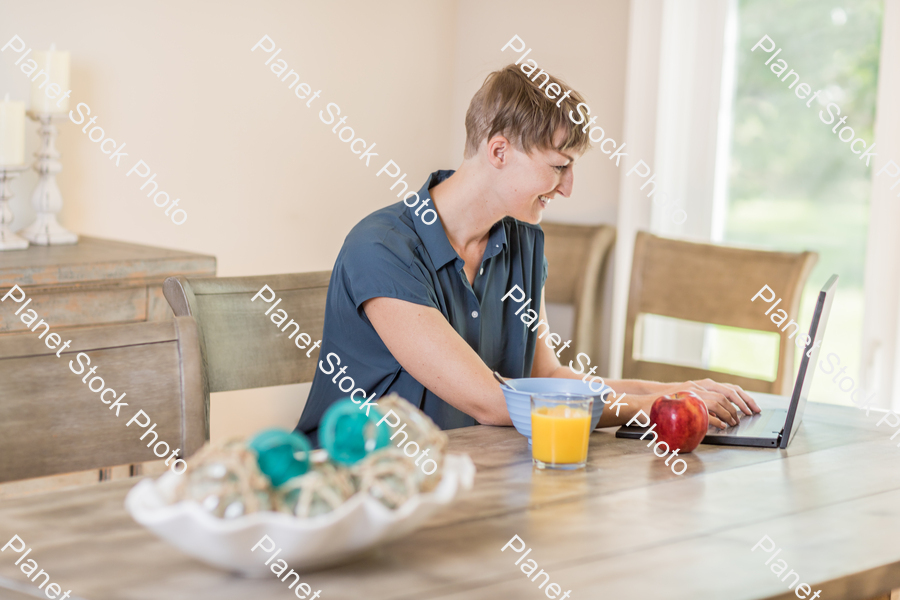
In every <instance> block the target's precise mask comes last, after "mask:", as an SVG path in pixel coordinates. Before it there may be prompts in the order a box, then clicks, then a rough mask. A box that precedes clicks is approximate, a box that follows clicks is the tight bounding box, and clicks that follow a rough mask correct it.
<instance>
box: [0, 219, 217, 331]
mask: <svg viewBox="0 0 900 600" xmlns="http://www.w3.org/2000/svg"><path fill="white" fill-rule="evenodd" d="M171 275H185V276H187V277H215V275H216V258H215V257H214V256H206V255H203V254H194V253H192V252H185V251H182V250H169V249H166V248H154V247H151V246H139V245H137V244H127V243H125V242H115V241H112V240H104V239H100V238H92V237H81V239H80V240H79V241H78V243H77V244H75V245H70V246H29V247H28V248H27V249H25V250H16V251H11V252H0V296H2V295H3V294H5V293H6V292H7V290H9V289H10V288H11V287H12V286H13V285H18V286H19V287H20V288H22V289H23V290H25V293H26V295H27V296H28V297H30V298H32V299H33V300H32V302H31V304H30V305H29V307H30V308H33V309H34V310H36V311H37V313H38V314H39V315H41V317H42V318H43V319H45V320H46V321H47V322H49V323H50V324H51V326H52V327H53V329H54V331H55V330H57V329H65V328H67V327H79V326H85V325H101V324H106V323H133V322H138V321H159V320H165V319H171V318H172V316H173V314H172V310H171V309H170V308H169V305H168V303H167V302H166V299H165V297H164V296H163V293H162V283H163V281H164V280H165V278H166V277H169V276H171ZM4 304H8V302H7V303H4ZM3 308H4V307H2V306H0V335H4V334H10V333H16V332H20V331H24V330H25V329H26V326H25V323H23V322H22V321H21V320H20V319H18V318H10V317H11V316H12V314H13V312H14V311H7V310H3Z"/></svg>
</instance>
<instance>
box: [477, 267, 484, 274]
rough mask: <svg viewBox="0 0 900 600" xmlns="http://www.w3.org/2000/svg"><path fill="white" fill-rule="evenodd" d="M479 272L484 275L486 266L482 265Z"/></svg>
mask: <svg viewBox="0 0 900 600" xmlns="http://www.w3.org/2000/svg"><path fill="white" fill-rule="evenodd" d="M478 274H479V275H484V267H481V270H480V271H478Z"/></svg>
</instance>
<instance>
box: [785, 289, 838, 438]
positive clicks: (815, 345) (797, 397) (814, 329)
mask: <svg viewBox="0 0 900 600" xmlns="http://www.w3.org/2000/svg"><path fill="white" fill-rule="evenodd" d="M837 281H838V276H837V275H832V276H831V277H830V278H829V279H828V281H826V282H825V285H824V286H822V290H821V291H820V292H819V298H818V300H817V301H816V310H815V312H814V313H813V318H812V322H810V324H809V337H810V339H811V340H812V342H810V344H811V345H810V346H806V348H804V349H803V354H802V357H801V360H800V369H799V370H798V371H797V381H796V382H795V383H794V391H793V392H792V393H791V405H790V408H789V409H788V414H787V419H786V420H785V422H784V434H783V435H782V436H781V445H780V446H779V447H781V448H787V446H788V444H790V443H791V440H792V439H793V438H794V434H795V433H797V429H798V428H799V427H800V422H801V421H802V420H803V409H804V408H806V400H807V398H808V397H809V390H810V389H811V388H812V379H813V372H814V371H815V369H812V370H810V369H809V365H811V364H812V365H815V364H816V363H817V361H818V358H819V350H820V349H821V348H822V342H823V341H824V340H825V325H826V324H827V323H828V313H829V312H831V303H832V301H833V300H834V289H835V287H837ZM810 347H811V348H812V351H810ZM807 355H809V356H807Z"/></svg>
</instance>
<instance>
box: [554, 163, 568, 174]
mask: <svg viewBox="0 0 900 600" xmlns="http://www.w3.org/2000/svg"><path fill="white" fill-rule="evenodd" d="M568 166H569V165H554V166H553V168H554V169H556V170H557V171H558V172H562V171H564V170H565V169H566V167H568Z"/></svg>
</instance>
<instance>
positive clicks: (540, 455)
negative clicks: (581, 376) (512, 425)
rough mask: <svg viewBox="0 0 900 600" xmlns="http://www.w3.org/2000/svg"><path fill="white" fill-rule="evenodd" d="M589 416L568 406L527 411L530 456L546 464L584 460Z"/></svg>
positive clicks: (537, 408)
mask: <svg viewBox="0 0 900 600" xmlns="http://www.w3.org/2000/svg"><path fill="white" fill-rule="evenodd" d="M590 429H591V413H589V412H588V411H585V410H582V409H579V408H571V407H568V406H553V407H548V406H540V407H536V408H535V409H534V410H533V411H532V412H531V455H532V457H534V458H535V459H536V460H539V461H541V462H543V463H547V464H570V463H580V462H584V461H585V460H587V450H588V437H589V436H590V433H591V431H590Z"/></svg>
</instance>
